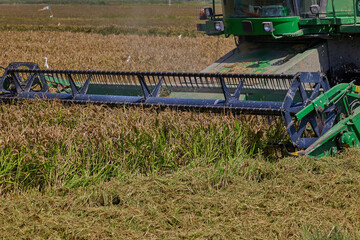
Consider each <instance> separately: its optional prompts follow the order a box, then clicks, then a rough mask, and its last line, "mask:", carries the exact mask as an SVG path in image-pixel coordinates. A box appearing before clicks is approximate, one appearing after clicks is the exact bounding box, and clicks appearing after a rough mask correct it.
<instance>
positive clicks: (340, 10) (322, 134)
mask: <svg viewBox="0 0 360 240" xmlns="http://www.w3.org/2000/svg"><path fill="white" fill-rule="evenodd" d="M221 3H222V13H221V14H217V11H216V9H215V0H213V6H212V8H211V7H207V8H204V9H203V10H201V12H200V19H202V20H205V21H206V22H205V23H204V24H199V25H198V30H200V31H204V32H205V33H206V34H208V35H221V34H224V35H225V36H226V37H229V36H230V35H233V36H234V37H235V43H236V48H234V49H233V50H232V51H230V52H229V53H228V54H226V55H225V56H223V57H221V58H220V59H219V60H217V61H216V62H215V63H213V64H212V65H210V66H208V67H207V68H206V69H204V70H203V71H202V72H200V73H168V72H125V71H81V70H57V69H47V70H43V69H40V68H39V66H38V65H37V64H35V63H21V62H20V63H19V62H14V63H11V64H9V66H8V67H6V68H4V69H5V72H4V74H3V75H2V76H1V79H0V99H1V100H2V101H8V100H12V99H44V100H51V99H58V100H60V101H63V102H72V103H95V104H109V105H135V106H139V105H140V106H145V107H147V106H156V107H159V108H175V109H181V110H192V111H211V112H231V113H235V114H255V115H266V116H280V117H281V118H282V119H283V121H284V131H285V132H287V133H288V138H287V139H289V141H288V143H286V144H285V143H284V141H280V140H279V143H281V145H283V146H291V147H292V148H293V149H294V152H295V151H298V152H296V153H293V154H298V155H299V154H304V155H307V156H312V157H322V156H326V155H332V154H335V153H337V152H338V151H340V150H341V149H343V148H346V147H360V134H359V133H360V124H359V121H360V117H359V116H360V101H359V100H360V96H359V89H360V88H359V87H357V86H356V84H359V83H360V77H359V76H360V66H359V65H360V60H359V56H360V37H359V35H357V33H360V24H358V22H359V20H360V19H359V17H358V15H359V14H360V9H359V6H360V0H318V1H313V0H281V1H280V0H222V2H221Z"/></svg>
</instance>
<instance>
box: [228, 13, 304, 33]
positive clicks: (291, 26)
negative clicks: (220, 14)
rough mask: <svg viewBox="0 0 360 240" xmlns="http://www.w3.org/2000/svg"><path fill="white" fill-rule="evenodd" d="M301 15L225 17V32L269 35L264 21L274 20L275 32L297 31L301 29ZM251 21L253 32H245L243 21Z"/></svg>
mask: <svg viewBox="0 0 360 240" xmlns="http://www.w3.org/2000/svg"><path fill="white" fill-rule="evenodd" d="M299 19H300V18H299V17H277V18H224V19H223V21H224V24H225V34H233V35H245V36H246V35H249V36H254V35H268V36H271V33H269V32H265V31H264V29H263V24H262V23H263V22H272V23H273V26H274V34H275V35H282V34H286V33H295V32H297V31H299ZM243 21H246V22H251V23H252V26H253V32H251V33H249V32H248V33H246V32H244V29H243V26H242V22H243Z"/></svg>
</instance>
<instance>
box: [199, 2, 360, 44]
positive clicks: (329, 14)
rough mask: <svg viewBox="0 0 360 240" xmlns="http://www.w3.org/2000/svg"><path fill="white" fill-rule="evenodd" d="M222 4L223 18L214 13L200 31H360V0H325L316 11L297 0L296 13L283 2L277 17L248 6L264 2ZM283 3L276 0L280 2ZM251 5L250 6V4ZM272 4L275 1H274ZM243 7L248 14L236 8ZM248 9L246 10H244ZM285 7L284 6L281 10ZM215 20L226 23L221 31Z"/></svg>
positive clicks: (293, 34) (278, 33)
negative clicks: (269, 26)
mask: <svg viewBox="0 0 360 240" xmlns="http://www.w3.org/2000/svg"><path fill="white" fill-rule="evenodd" d="M224 2H225V1H222V4H223V18H216V17H213V18H212V19H211V21H207V22H206V23H205V24H203V25H202V26H201V29H200V30H201V31H205V33H206V34H208V35H221V34H227V35H237V36H271V35H273V36H274V39H276V38H278V37H286V38H293V37H301V36H302V35H304V36H306V35H310V34H330V35H338V34H353V33H360V24H358V23H360V19H359V16H360V1H359V0H328V1H326V2H327V3H326V6H320V7H321V9H322V10H321V12H320V14H319V15H314V14H312V13H311V11H310V6H311V5H312V4H314V2H313V1H311V0H300V12H301V15H300V16H301V17H300V16H295V14H294V10H293V9H291V7H290V6H289V5H288V4H286V7H284V8H283V11H282V14H277V15H275V16H277V17H264V14H259V10H257V13H256V10H250V9H252V8H256V9H264V8H265V7H270V6H269V3H267V2H264V3H263V5H260V6H257V5H254V6H251V5H249V4H248V3H247V2H246V1H242V0H227V1H226V5H224ZM281 4H282V3H280V2H279V6H281ZM250 6H251V8H250ZM274 6H275V5H274ZM242 7H243V10H244V11H245V12H246V11H248V12H249V13H250V12H251V14H250V16H248V15H246V16H245V15H244V14H242V15H241V14H239V13H238V11H239V9H241V8H242ZM246 9H247V10H246ZM284 9H285V10H284ZM214 21H223V22H224V25H225V30H224V32H219V31H216V30H215V29H214ZM244 21H246V22H251V24H252V28H253V29H252V31H244V29H243V22H244ZM263 22H272V24H273V26H274V32H273V33H269V32H265V31H264V30H263V24H262V23H263Z"/></svg>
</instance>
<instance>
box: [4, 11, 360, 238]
mask: <svg viewBox="0 0 360 240" xmlns="http://www.w3.org/2000/svg"><path fill="white" fill-rule="evenodd" d="M41 6H43V5H0V7H1V9H4V11H1V12H0V30H1V37H0V52H1V56H2V57H1V58H0V65H1V66H6V65H7V64H8V63H10V62H12V61H31V62H36V63H39V65H40V66H41V67H43V65H44V58H45V57H47V58H48V64H49V66H50V67H51V68H61V69H98V70H101V69H103V70H129V71H137V70H138V71H193V72H197V71H201V70H202V69H204V68H205V67H206V66H208V65H209V64H210V63H212V62H214V61H215V60H216V59H218V58H219V57H221V56H222V55H224V54H225V53H227V52H228V51H230V50H231V49H233V47H234V43H233V40H232V39H230V38H228V39H226V38H222V37H207V36H203V35H200V34H198V33H195V32H190V31H193V30H189V29H190V26H191V28H192V29H195V25H193V24H196V22H197V16H196V14H197V8H199V6H198V5H196V6H193V5H192V6H188V5H182V6H174V7H168V6H150V7H149V6H147V7H143V6H133V5H126V6H122V5H115V6H114V5H112V6H107V5H105V6H102V5H100V6H97V5H96V6H95V5H81V9H82V10H81V11H79V5H56V6H54V8H53V10H54V13H55V12H56V13H61V14H62V16H63V17H62V18H60V17H59V16H57V15H56V16H54V19H53V20H54V22H50V21H53V20H49V19H48V16H39V15H38V14H39V12H38V11H37V10H38V9H39V8H41ZM195 12H196V13H195ZM59 15H60V14H59ZM90 16H91V17H90ZM173 16H175V17H173ZM56 18H57V19H56ZM135 20H138V23H139V24H134V23H133V22H134V21H135ZM46 21H49V22H46ZM58 21H59V22H60V21H61V22H60V23H61V25H60V26H57V24H56V22H58ZM109 26H110V27H109ZM104 29H105V30H106V29H110V30H111V29H112V30H111V31H110V30H109V31H108V30H106V31H107V32H106V31H105V30H104ZM124 29H136V31H132V32H131V31H127V32H126V31H123V30H124ZM151 29H153V30H152V31H150V30H151ZM154 29H155V30H156V31H155V30H154ZM175 29H176V30H175ZM103 30H104V31H103ZM190 33H191V34H190ZM179 35H181V37H179ZM129 57H130V60H129V61H128V59H129ZM0 75H1V72H0ZM284 130H285V129H284V127H283V125H282V122H281V119H277V118H271V119H269V118H262V117H254V116H232V115H224V114H217V115H214V114H210V113H197V112H178V111H170V110H166V111H163V112H160V111H158V110H157V109H141V108H111V107H108V106H94V105H81V106H78V105H64V104H61V103H59V102H56V101H52V102H41V101H25V102H12V103H0V238H2V239H358V238H359V237H360V231H359V229H360V218H359V216H360V208H359V197H358V196H359V195H360V182H359V181H360V177H359V176H360V175H359V172H360V162H359V157H358V155H359V150H357V149H350V150H348V151H346V152H344V153H342V154H340V155H339V156H337V157H328V158H323V159H321V160H313V159H307V158H294V157H284V156H285V153H284V152H282V151H281V150H279V149H275V148H274V147H273V146H272V143H274V142H276V141H279V140H281V139H282V137H283V133H284Z"/></svg>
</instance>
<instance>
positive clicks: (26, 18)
mask: <svg viewBox="0 0 360 240" xmlns="http://www.w3.org/2000/svg"><path fill="white" fill-rule="evenodd" d="M43 7H44V5H33V4H31V5H7V4H2V5H1V9H2V11H1V13H0V16H1V18H0V26H1V28H2V29H12V28H14V27H15V29H16V28H19V26H22V27H23V28H25V29H26V28H27V29H34V30H35V29H39V28H45V29H52V30H73V31H101V27H104V26H107V27H109V26H111V27H112V28H107V30H106V29H105V30H102V31H101V32H102V33H104V34H107V33H116V32H118V33H131V32H135V33H141V34H147V35H149V34H151V35H154V34H161V35H175V34H183V35H184V36H195V35H197V33H196V24H197V23H199V22H200V21H199V20H198V16H199V11H200V7H201V6H200V5H199V6H189V5H181V6H179V5H174V6H171V7H169V6H151V5H150V6H139V5H134V6H132V5H104V6H99V5H51V9H52V12H53V13H54V17H53V18H49V16H50V13H49V12H48V11H44V12H39V11H38V9H41V8H43ZM218 9H219V10H220V9H221V8H220V7H219V8H218ZM59 23H60V26H58V24H59ZM20 29H21V28H20ZM99 29H100V30H99ZM200 35H202V34H200Z"/></svg>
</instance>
